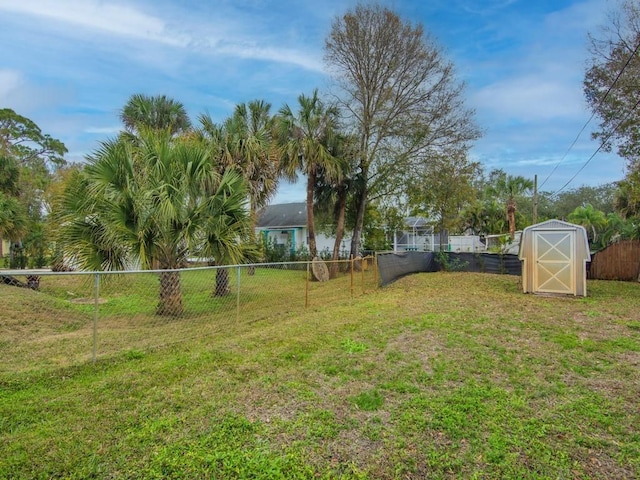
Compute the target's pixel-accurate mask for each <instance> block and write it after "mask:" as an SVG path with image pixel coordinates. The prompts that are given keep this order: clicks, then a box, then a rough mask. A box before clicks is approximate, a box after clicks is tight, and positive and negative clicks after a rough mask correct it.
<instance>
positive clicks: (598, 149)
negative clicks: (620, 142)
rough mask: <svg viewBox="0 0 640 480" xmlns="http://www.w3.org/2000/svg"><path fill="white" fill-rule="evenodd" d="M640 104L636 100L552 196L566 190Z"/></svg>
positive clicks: (639, 101)
mask: <svg viewBox="0 0 640 480" xmlns="http://www.w3.org/2000/svg"><path fill="white" fill-rule="evenodd" d="M639 105H640V100H638V101H637V102H636V104H635V105H634V106H633V108H632V109H631V110H629V113H627V114H626V115H625V117H624V118H623V119H622V120H620V121H619V122H618V124H617V125H616V126H615V127H614V128H613V130H611V131H610V132H609V133H608V134H607V136H606V138H605V139H604V140H602V142H600V145H599V146H598V148H597V149H596V151H595V152H593V154H592V155H591V156H590V157H589V158H588V159H587V161H586V162H584V164H583V165H582V166H581V167H580V169H579V170H578V171H577V172H576V173H575V174H574V175H573V177H571V178H570V179H569V181H568V182H567V183H565V184H564V185H563V186H562V187H560V188H559V189H558V190H556V191H555V192H553V193H552V194H551V196H552V197H554V196H556V195H557V194H559V193H560V192H561V191H562V190H564V189H565V187H566V186H567V185H569V184H570V183H571V182H573V181H574V180H575V178H576V177H577V176H578V174H579V173H580V172H581V171H582V170H584V168H585V167H586V166H587V165H589V162H591V160H593V157H595V156H596V154H597V153H598V152H599V151H600V150H602V147H604V145H605V143H607V142H608V141H609V139H610V138H611V137H612V136H613V134H614V133H615V132H616V130H617V129H618V127H620V125H622V124H623V123H624V122H626V121H627V119H628V118H629V117H630V116H631V114H632V113H633V111H634V110H635V109H636V108H638V106H639Z"/></svg>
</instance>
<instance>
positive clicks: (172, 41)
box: [0, 0, 189, 46]
mask: <svg viewBox="0 0 640 480" xmlns="http://www.w3.org/2000/svg"><path fill="white" fill-rule="evenodd" d="M0 10H5V11H9V12H13V13H18V14H24V15H29V16H37V17H44V18H46V19H47V20H57V21H60V22H65V23H71V24H74V25H79V26H81V27H84V28H87V29H92V30H99V31H102V32H105V33H110V34H113V35H121V36H126V37H133V38H142V39H146V40H152V41H156V42H160V43H165V44H169V45H175V46H185V45H186V44H187V43H188V42H189V38H188V37H186V36H184V35H177V34H175V33H172V32H169V31H168V29H167V25H166V22H164V21H163V20H162V19H160V18H158V17H155V16H152V15H149V14H146V13H144V12H142V11H141V10H139V9H137V8H134V7H131V6H128V5H123V4H121V5H119V4H115V3H106V2H99V1H96V0H57V1H55V2H54V1H43V0H20V1H16V0H0Z"/></svg>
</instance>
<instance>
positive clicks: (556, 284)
mask: <svg viewBox="0 0 640 480" xmlns="http://www.w3.org/2000/svg"><path fill="white" fill-rule="evenodd" d="M574 244H575V242H574V232H573V231H568V232H567V231H562V232H558V231H545V230H538V231H534V232H533V248H534V251H533V253H534V256H535V260H536V265H535V270H534V272H533V284H534V291H536V292H543V293H573V294H575V285H576V282H575V274H574V254H575V252H574Z"/></svg>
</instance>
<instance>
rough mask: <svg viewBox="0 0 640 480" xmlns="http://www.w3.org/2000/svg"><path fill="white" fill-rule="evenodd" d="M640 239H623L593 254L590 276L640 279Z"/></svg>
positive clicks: (612, 278) (603, 278) (610, 278)
mask: <svg viewBox="0 0 640 480" xmlns="http://www.w3.org/2000/svg"><path fill="white" fill-rule="evenodd" d="M639 276H640V240H622V241H620V242H617V243H614V244H612V245H609V246H608V247H607V248H605V249H604V250H600V251H599V252H597V253H595V254H594V255H593V258H592V259H591V268H590V269H589V278H594V279H599V280H627V281H629V280H632V281H637V280H639V278H638V277H639Z"/></svg>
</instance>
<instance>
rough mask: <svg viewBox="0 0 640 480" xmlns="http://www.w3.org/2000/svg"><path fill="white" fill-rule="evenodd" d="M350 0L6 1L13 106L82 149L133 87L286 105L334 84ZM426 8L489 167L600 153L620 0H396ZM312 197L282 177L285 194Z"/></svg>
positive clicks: (74, 157)
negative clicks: (595, 62)
mask: <svg viewBox="0 0 640 480" xmlns="http://www.w3.org/2000/svg"><path fill="white" fill-rule="evenodd" d="M355 3H356V2H355V1H351V0H344V1H339V0H323V1H322V2H319V1H315V0H313V1H300V0H279V1H271V0H180V1H179V0H119V1H108V0H0V44H1V45H3V47H2V49H1V50H0V108H7V107H8V108H12V109H14V110H15V111H16V112H18V113H20V114H22V115H25V116H27V117H29V118H31V119H32V120H34V121H35V122H36V123H38V125H39V126H40V127H41V128H42V130H43V131H44V132H46V133H50V134H51V135H52V136H54V137H56V138H59V139H60V140H62V141H63V142H64V143H65V144H66V145H67V147H68V149H69V154H68V156H67V159H68V160H71V161H81V160H82V159H83V157H84V155H86V154H87V153H89V152H91V151H92V150H93V149H94V148H96V147H97V144H98V142H99V141H100V140H104V139H106V138H109V137H111V136H113V135H115V133H116V132H117V131H118V129H119V128H120V124H119V121H118V111H119V109H120V108H121V107H122V106H123V105H124V103H125V102H126V101H127V99H128V98H129V97H130V96H131V95H132V94H134V93H145V94H148V95H158V94H166V95H168V96H170V97H172V98H174V99H176V100H179V101H181V102H182V103H184V104H185V106H186V107H187V110H188V112H189V113H190V115H191V117H192V119H194V120H195V118H196V116H197V115H198V114H200V113H204V112H208V113H210V114H211V116H212V117H213V118H214V120H216V121H221V120H223V119H224V118H226V117H227V116H228V115H229V114H230V112H231V111H232V109H233V107H234V105H235V104H237V103H239V102H245V101H249V100H253V99H264V100H266V101H268V102H270V103H271V104H272V109H273V111H274V112H275V111H277V110H278V109H279V108H280V107H281V106H282V105H283V104H284V103H288V104H289V105H291V106H294V105H295V103H296V99H297V96H298V95H300V94H301V93H305V94H309V93H311V92H312V90H313V89H314V88H319V89H320V91H321V92H322V91H327V89H328V85H329V83H328V78H327V76H326V75H325V73H324V66H323V58H322V57H323V45H324V38H325V36H326V35H327V33H328V32H329V29H330V27H331V22H332V20H333V19H334V18H335V17H336V15H340V14H341V13H344V12H345V11H346V10H347V9H348V8H349V7H353V6H354V5H355ZM380 3H381V4H383V5H386V6H389V7H390V8H392V9H393V10H395V11H396V12H397V13H398V14H399V15H400V16H401V17H403V18H404V19H410V20H411V21H413V22H420V23H422V24H423V26H424V27H425V30H426V31H427V32H429V33H430V34H431V35H432V36H433V37H434V38H435V39H436V40H437V42H438V43H439V44H440V46H441V47H442V49H443V51H444V53H445V56H446V57H447V58H449V59H450V60H452V61H453V63H454V64H455V66H456V70H457V75H458V77H459V78H460V79H461V80H463V81H465V82H466V84H467V89H466V98H467V104H468V106H470V107H472V108H474V109H475V110H476V114H477V116H476V118H477V122H478V124H479V126H480V127H481V128H482V129H483V130H484V132H485V135H484V137H483V138H482V139H481V140H479V141H478V142H477V143H476V144H475V146H474V148H473V149H472V151H471V156H472V158H473V159H475V160H478V161H480V162H482V164H483V165H484V166H485V168H486V169H487V170H489V169H491V168H503V169H504V170H506V171H507V172H508V173H511V174H516V175H524V176H527V177H530V178H533V175H534V174H537V175H538V179H539V183H543V181H544V180H546V179H547V177H549V175H550V174H551V172H552V171H553V169H554V167H556V166H557V168H556V170H555V171H554V172H553V174H552V175H551V176H550V177H549V178H548V180H547V181H546V183H545V184H544V185H543V187H542V190H546V191H556V190H557V189H559V188H561V187H562V186H563V185H564V184H565V183H566V182H567V181H568V180H569V179H570V178H571V177H572V176H573V175H574V174H575V173H576V172H577V171H578V169H580V167H582V166H583V165H584V164H585V162H587V160H588V159H589V157H591V155H592V154H593V153H594V152H595V151H596V149H597V147H598V144H597V143H596V142H594V141H592V140H590V132H591V131H592V130H593V129H594V128H596V126H597V123H596V121H595V120H594V121H592V123H591V124H590V125H589V126H588V127H587V129H586V130H585V132H584V133H583V134H582V135H581V137H580V138H579V140H578V141H577V143H576V145H575V146H574V147H573V148H572V149H571V150H570V151H569V153H568V154H567V155H566V156H565V154H566V152H567V150H568V149H569V147H570V145H571V144H572V142H573V141H574V139H575V138H576V136H577V135H578V133H579V132H580V130H581V128H582V127H583V125H584V124H585V122H586V121H587V120H588V119H589V117H590V112H589V111H588V109H587V107H586V104H585V101H584V98H583V95H582V79H583V75H584V69H585V64H586V62H587V59H588V51H587V32H596V33H597V31H598V28H599V26H601V25H603V24H606V22H607V18H608V17H607V14H608V12H609V11H610V10H611V9H612V8H614V7H615V6H616V2H615V1H613V0H612V1H607V0H535V1H532V0H413V1H412V0H382V1H381V2H380ZM623 175H624V161H623V160H622V159H620V158H618V157H617V156H616V155H613V154H604V153H599V154H598V155H596V156H595V157H594V158H593V160H591V161H590V162H589V164H588V165H587V166H586V167H585V168H584V170H583V171H582V172H581V173H580V174H579V175H578V176H577V178H576V179H575V180H573V182H572V183H571V184H570V185H569V186H568V187H566V188H567V189H568V188H573V187H578V186H580V185H583V184H585V185H597V184H601V183H604V182H610V181H615V180H619V179H621V178H622V177H623ZM302 200H304V193H303V188H301V186H300V185H289V184H286V183H283V184H282V186H281V188H280V191H279V193H278V196H277V197H276V199H275V201H276V202H289V201H302Z"/></svg>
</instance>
